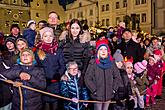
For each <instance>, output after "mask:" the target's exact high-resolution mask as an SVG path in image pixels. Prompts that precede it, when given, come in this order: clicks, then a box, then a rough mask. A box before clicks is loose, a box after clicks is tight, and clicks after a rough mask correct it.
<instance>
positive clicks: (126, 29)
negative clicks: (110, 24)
mask: <svg viewBox="0 0 165 110" xmlns="http://www.w3.org/2000/svg"><path fill="white" fill-rule="evenodd" d="M126 31H128V32H130V33H131V30H130V29H128V28H125V29H124V30H123V32H122V35H123V34H124V33H125V32H126Z"/></svg>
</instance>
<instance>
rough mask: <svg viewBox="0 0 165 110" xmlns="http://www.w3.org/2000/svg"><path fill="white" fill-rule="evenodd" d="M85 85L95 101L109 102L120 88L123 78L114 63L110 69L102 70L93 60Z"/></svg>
mask: <svg viewBox="0 0 165 110" xmlns="http://www.w3.org/2000/svg"><path fill="white" fill-rule="evenodd" d="M84 79H85V83H86V86H87V88H88V89H89V90H90V92H91V97H92V98H93V99H94V100H99V101H109V100H111V99H112V98H113V97H114V92H115V91H117V90H118V87H119V86H120V84H121V83H120V82H121V77H120V73H119V70H118V68H117V66H116V64H115V63H114V62H112V66H111V67H110V68H108V69H101V68H100V67H99V66H97V65H96V62H95V60H94V59H92V60H91V61H90V63H89V65H88V68H87V71H86V73H85V78H84Z"/></svg>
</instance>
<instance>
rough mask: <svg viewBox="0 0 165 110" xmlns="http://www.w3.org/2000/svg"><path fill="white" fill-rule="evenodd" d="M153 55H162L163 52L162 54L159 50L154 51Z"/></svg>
mask: <svg viewBox="0 0 165 110" xmlns="http://www.w3.org/2000/svg"><path fill="white" fill-rule="evenodd" d="M153 53H154V54H155V55H162V52H161V50H159V49H157V50H154V51H153Z"/></svg>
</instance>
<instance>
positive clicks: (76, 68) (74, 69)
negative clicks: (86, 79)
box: [69, 67, 78, 71]
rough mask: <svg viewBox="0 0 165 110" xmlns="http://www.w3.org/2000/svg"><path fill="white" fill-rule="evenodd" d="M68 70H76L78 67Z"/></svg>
mask: <svg viewBox="0 0 165 110" xmlns="http://www.w3.org/2000/svg"><path fill="white" fill-rule="evenodd" d="M69 69H70V70H73V71H76V70H78V67H75V68H69Z"/></svg>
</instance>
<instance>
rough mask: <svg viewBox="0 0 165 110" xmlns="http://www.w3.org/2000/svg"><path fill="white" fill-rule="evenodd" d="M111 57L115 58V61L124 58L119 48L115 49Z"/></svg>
mask: <svg viewBox="0 0 165 110" xmlns="http://www.w3.org/2000/svg"><path fill="white" fill-rule="evenodd" d="M113 58H114V59H115V62H119V61H123V60H124V58H123V56H122V55H121V50H120V49H117V50H116V52H115V53H114V55H113Z"/></svg>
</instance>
